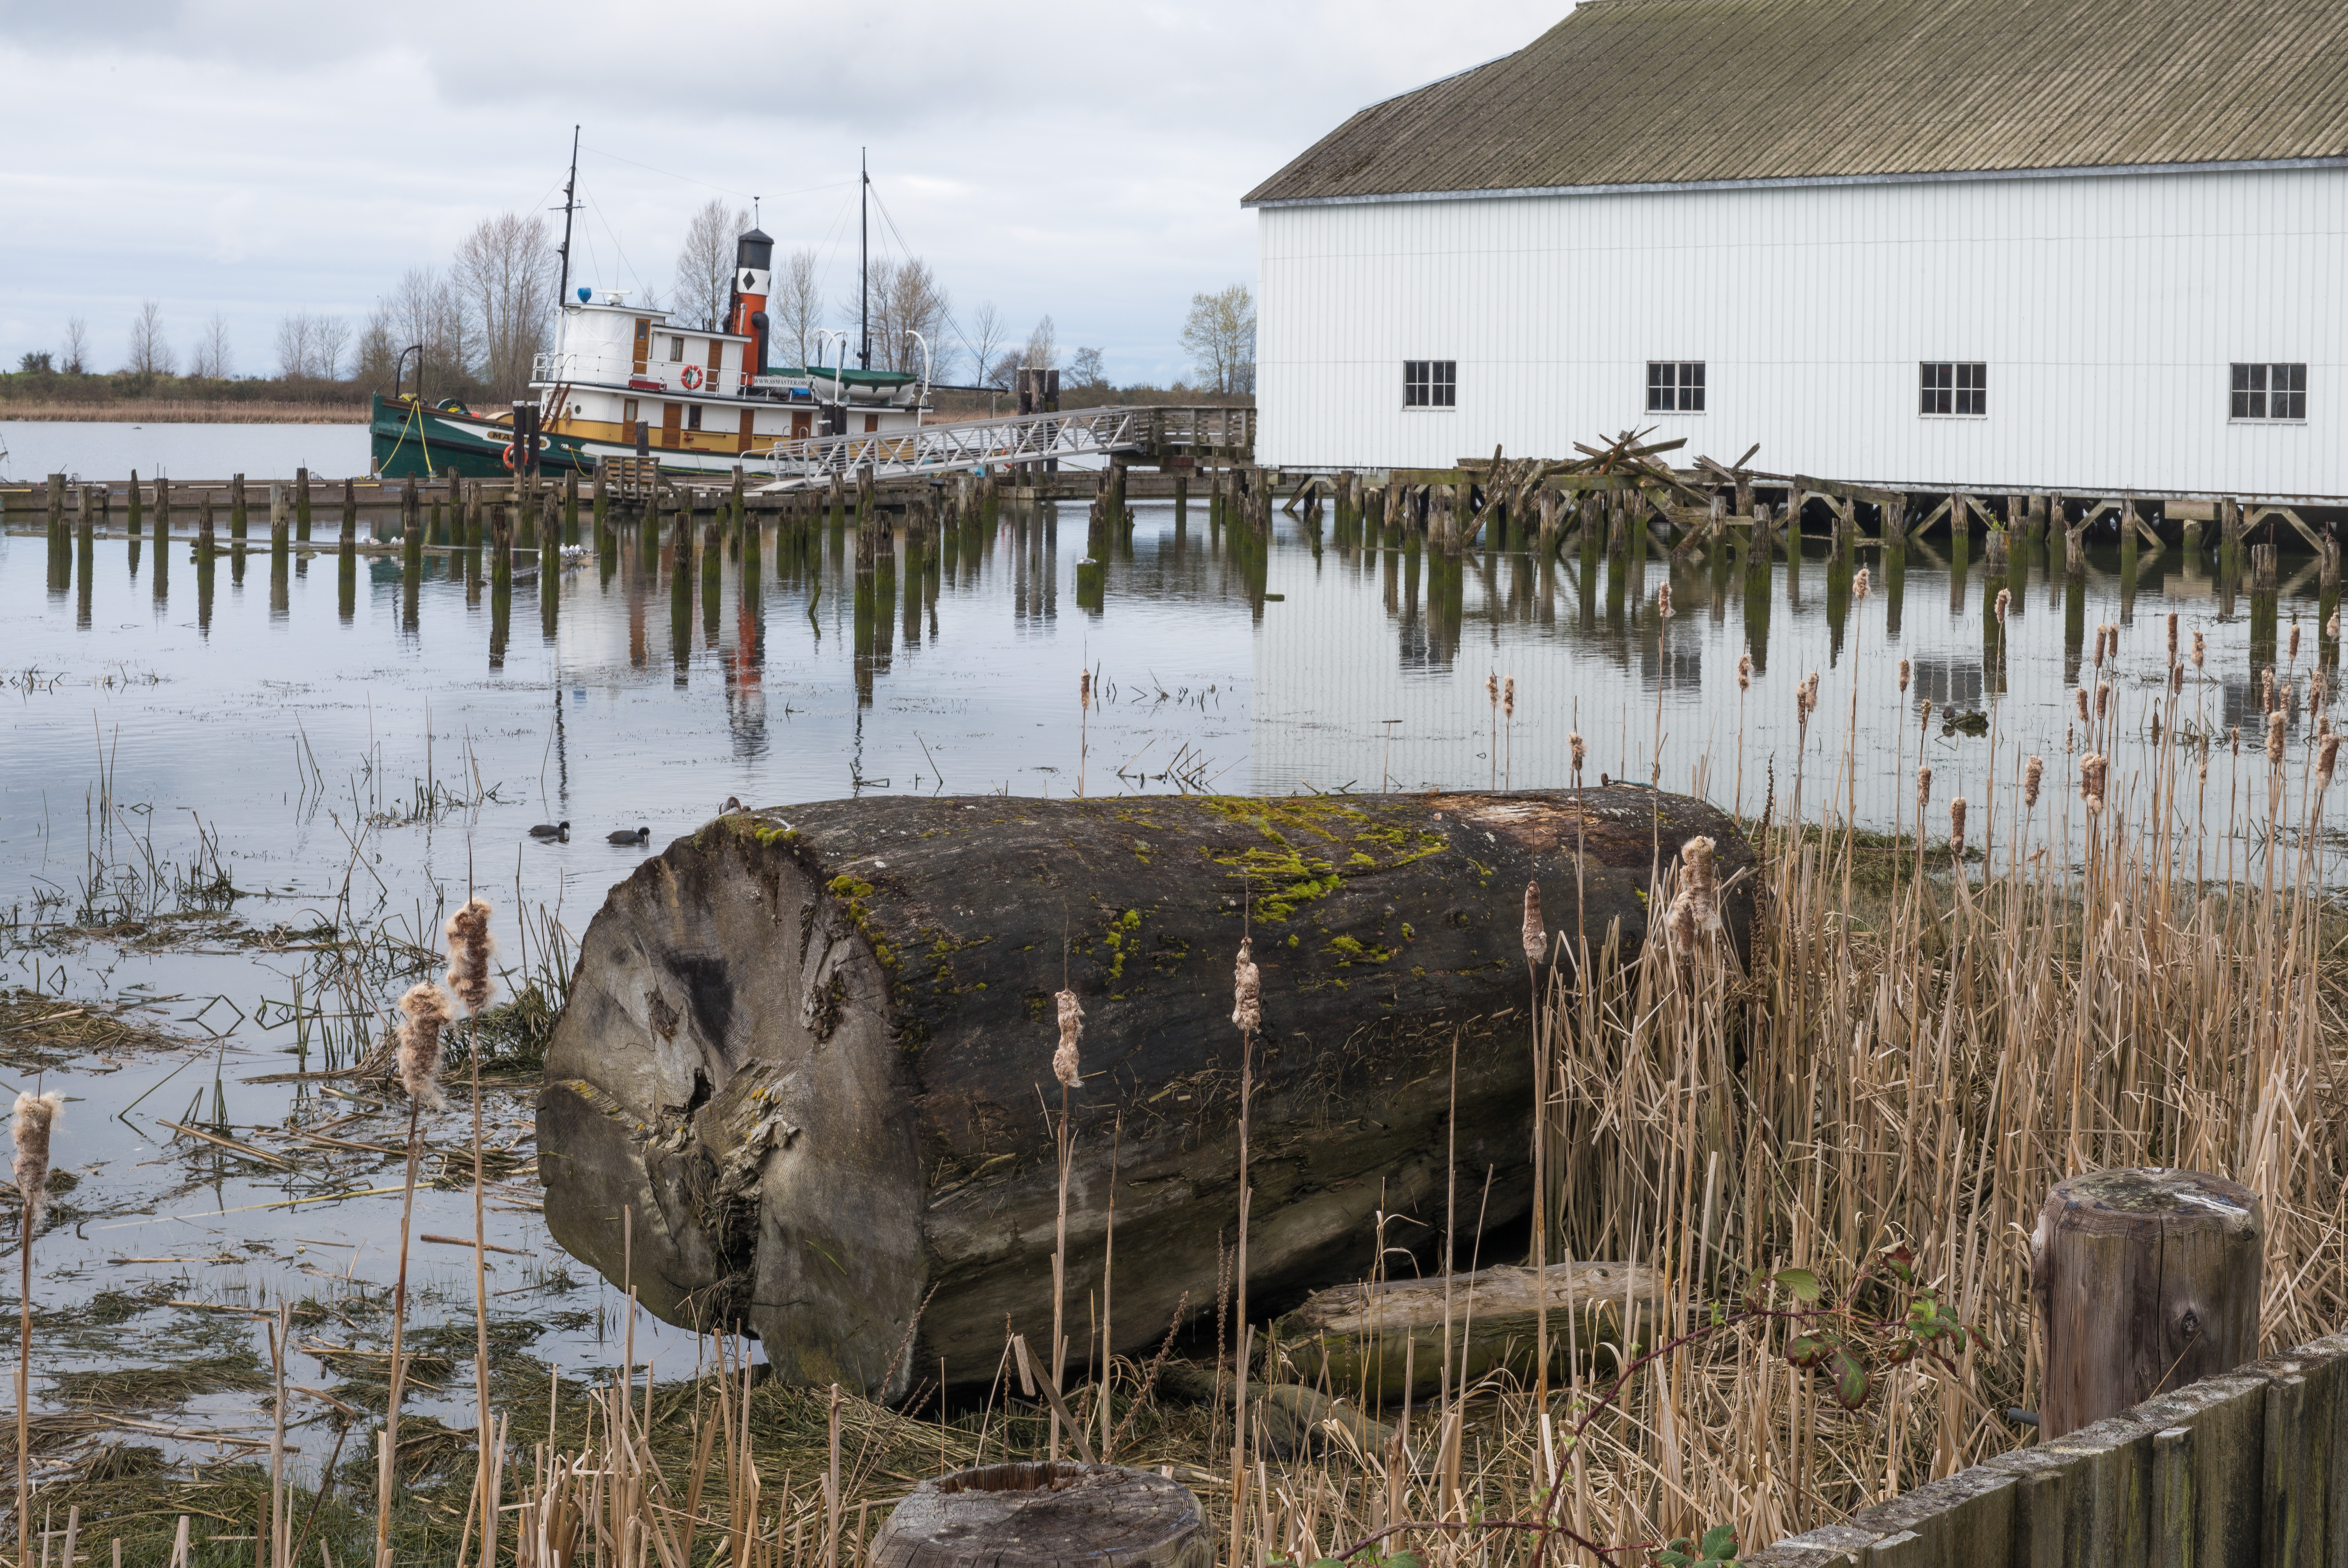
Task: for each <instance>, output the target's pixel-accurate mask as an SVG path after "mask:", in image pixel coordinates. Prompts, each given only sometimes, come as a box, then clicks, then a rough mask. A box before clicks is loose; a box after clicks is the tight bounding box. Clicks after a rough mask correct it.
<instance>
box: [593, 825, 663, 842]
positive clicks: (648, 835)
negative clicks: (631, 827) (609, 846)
mask: <svg viewBox="0 0 2348 1568" xmlns="http://www.w3.org/2000/svg"><path fill="white" fill-rule="evenodd" d="M604 836H606V837H607V838H609V839H610V840H611V842H613V844H649V843H651V842H652V836H653V830H652V829H651V828H649V827H640V828H638V829H636V830H635V832H633V833H630V832H629V831H628V830H627V829H626V828H624V827H623V828H622V829H621V830H620V831H619V832H617V833H613V834H607V835H604Z"/></svg>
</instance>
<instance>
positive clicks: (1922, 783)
mask: <svg viewBox="0 0 2348 1568" xmlns="http://www.w3.org/2000/svg"><path fill="white" fill-rule="evenodd" d="M1931 801H1932V770H1931V769H1930V768H1918V769H1917V770H1916V809H1917V811H1918V812H1920V813H1921V812H1922V811H1923V809H1924V808H1925V807H1926V806H1927V805H1930V804H1931Z"/></svg>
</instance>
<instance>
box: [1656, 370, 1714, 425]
mask: <svg viewBox="0 0 2348 1568" xmlns="http://www.w3.org/2000/svg"><path fill="white" fill-rule="evenodd" d="M1647 412H1648V413H1650V414H1702V413H1703V412H1704V361H1702V360H1700V359H1651V360H1649V361H1648V362H1647Z"/></svg>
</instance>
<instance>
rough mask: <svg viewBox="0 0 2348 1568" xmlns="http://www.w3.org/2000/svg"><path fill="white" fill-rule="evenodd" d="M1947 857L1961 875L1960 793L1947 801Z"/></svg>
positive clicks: (1962, 805)
mask: <svg viewBox="0 0 2348 1568" xmlns="http://www.w3.org/2000/svg"><path fill="white" fill-rule="evenodd" d="M1949 859H1950V861H1951V862H1952V864H1954V865H1955V866H1956V868H1957V875H1958V876H1960V877H1962V876H1963V875H1964V864H1965V797H1964V796H1962V795H1959V796H1957V797H1956V798H1955V799H1954V800H1952V801H1951V802H1949Z"/></svg>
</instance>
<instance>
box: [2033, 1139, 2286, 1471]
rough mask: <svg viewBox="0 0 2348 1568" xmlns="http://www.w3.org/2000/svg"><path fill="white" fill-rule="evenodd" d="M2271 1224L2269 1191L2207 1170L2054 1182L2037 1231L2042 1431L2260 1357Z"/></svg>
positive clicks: (2052, 1431)
mask: <svg viewBox="0 0 2348 1568" xmlns="http://www.w3.org/2000/svg"><path fill="white" fill-rule="evenodd" d="M2266 1228H2267V1227H2266V1210H2265V1207H2264V1205H2263V1204H2261V1203H2260V1199H2259V1195H2258V1194H2256V1193H2253V1192H2251V1191H2250V1189H2249V1188H2248V1187H2244V1186H2240V1185H2237V1184H2234V1183H2232V1182H2230V1181H2228V1180H2226V1179H2225V1178H2224V1177H2222V1176H2211V1175H2205V1174H2203V1173H2200V1172H2199V1171H2176V1170H2162V1169H2157V1168H2156V1169H2151V1170H2129V1169H2123V1170H2114V1171H2091V1172H2089V1173H2086V1174H2085V1175H2078V1176H2072V1177H2068V1178H2066V1179H2065V1180H2064V1181H2060V1182H2057V1183H2055V1190H2054V1191H2053V1192H2051V1193H2049V1194H2047V1196H2046V1207H2045V1210H2044V1213H2042V1214H2040V1215H2039V1217H2038V1229H2037V1230H2036V1231H2035V1232H2034V1234H2033V1235H2032V1236H2031V1238H2030V1285H2031V1292H2032V1294H2033V1295H2034V1296H2036V1298H2037V1303H2038V1327H2039V1332H2040V1334H2041V1335H2042V1336H2043V1337H2044V1349H2045V1372H2044V1376H2043V1378H2041V1380H2040V1382H2041V1388H2042V1389H2043V1392H2042V1393H2041V1395H2040V1398H2039V1410H2038V1438H2039V1440H2040V1441H2041V1442H2044V1441H2047V1440H2050V1439H2054V1438H2059V1437H2061V1436H2063V1435H2064V1434H2065V1433H2066V1432H2075V1431H2076V1430H2079V1429H2080V1428H2081V1427H2084V1426H2087V1425H2089V1424H2090V1423H2092V1422H2095V1421H2100V1420H2102V1419H2104V1418H2105V1417H2106V1416H2116V1415H2118V1414H2119V1413H2120V1412H2121V1411H2122V1410H2125V1409H2127V1408H2128V1407H2129V1406H2131V1405H2135V1404H2137V1403H2140V1402H2141V1401H2143V1400H2146V1399H2151V1398H2152V1397H2153V1396H2154V1395H2155V1394H2163V1393H2168V1392H2170V1391H2172V1390H2175V1389H2181V1388H2183V1387H2184V1386H2185V1385H2186V1384H2188V1383H2191V1382H2196V1381H2199V1379H2200V1378H2209V1377H2214V1376H2216V1375H2217V1374H2219V1373H2220V1372H2230V1371H2231V1370H2233V1368H2236V1367H2239V1366H2240V1365H2241V1364H2242V1363H2244V1362H2245V1361H2249V1360H2251V1359H2253V1358H2256V1357H2257V1355H2258V1353H2259V1284H2260V1279H2259V1276H2260V1266H2261V1260H2262V1257H2263V1254H2264V1245H2265V1238H2266Z"/></svg>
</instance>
